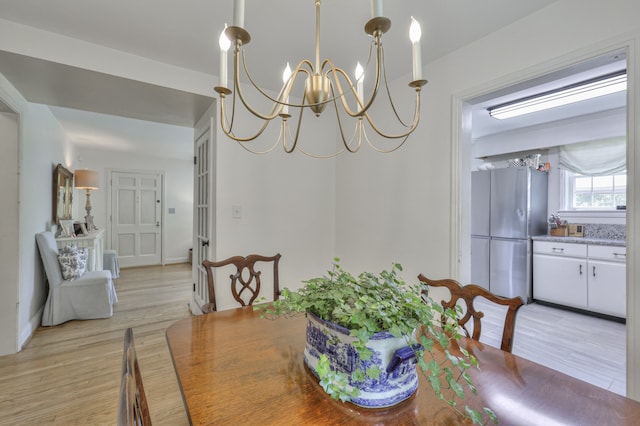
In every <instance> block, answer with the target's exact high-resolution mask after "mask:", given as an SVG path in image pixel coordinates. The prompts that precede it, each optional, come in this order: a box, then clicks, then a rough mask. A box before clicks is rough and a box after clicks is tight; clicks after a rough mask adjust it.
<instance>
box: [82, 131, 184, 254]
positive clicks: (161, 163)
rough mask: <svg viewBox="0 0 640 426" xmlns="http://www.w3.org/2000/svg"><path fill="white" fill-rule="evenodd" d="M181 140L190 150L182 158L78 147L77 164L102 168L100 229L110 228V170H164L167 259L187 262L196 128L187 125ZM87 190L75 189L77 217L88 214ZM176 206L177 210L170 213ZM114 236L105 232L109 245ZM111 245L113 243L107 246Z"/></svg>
mask: <svg viewBox="0 0 640 426" xmlns="http://www.w3.org/2000/svg"><path fill="white" fill-rule="evenodd" d="M183 133H184V134H183V136H182V137H181V139H182V140H181V142H180V143H183V144H184V149H185V152H186V155H185V156H182V157H181V158H175V159H171V158H164V157H161V156H158V154H157V153H153V152H149V153H145V154H140V153H138V154H136V153H125V152H121V151H104V150H94V149H88V148H86V147H80V148H78V151H77V153H78V156H79V157H80V158H81V159H82V161H81V162H80V163H78V162H77V161H76V162H75V165H74V167H79V164H80V165H81V166H82V168H88V169H91V170H95V171H97V172H98V176H99V179H100V189H98V190H96V191H91V207H92V209H91V213H92V215H93V217H94V222H95V224H96V226H97V227H98V228H99V229H107V220H108V217H109V215H110V212H109V211H108V207H109V206H108V205H107V198H108V196H109V194H108V191H109V186H108V184H107V179H108V173H109V170H114V171H133V172H164V176H165V182H164V185H165V192H164V194H165V197H164V211H163V215H164V256H163V258H164V260H165V262H166V263H178V262H186V261H187V256H188V251H189V249H190V248H191V239H192V233H193V229H192V224H193V157H192V154H191V153H193V129H187V128H184V131H183ZM85 200H86V195H85V191H81V190H77V189H76V190H74V198H73V206H74V207H73V211H74V218H75V219H77V220H80V219H82V218H84V215H85V214H86V211H85V209H84V206H85ZM169 208H175V214H169V213H168V211H169ZM110 241H111V239H110V237H109V236H105V242H106V243H107V245H108V244H109V243H110ZM107 248H110V247H107Z"/></svg>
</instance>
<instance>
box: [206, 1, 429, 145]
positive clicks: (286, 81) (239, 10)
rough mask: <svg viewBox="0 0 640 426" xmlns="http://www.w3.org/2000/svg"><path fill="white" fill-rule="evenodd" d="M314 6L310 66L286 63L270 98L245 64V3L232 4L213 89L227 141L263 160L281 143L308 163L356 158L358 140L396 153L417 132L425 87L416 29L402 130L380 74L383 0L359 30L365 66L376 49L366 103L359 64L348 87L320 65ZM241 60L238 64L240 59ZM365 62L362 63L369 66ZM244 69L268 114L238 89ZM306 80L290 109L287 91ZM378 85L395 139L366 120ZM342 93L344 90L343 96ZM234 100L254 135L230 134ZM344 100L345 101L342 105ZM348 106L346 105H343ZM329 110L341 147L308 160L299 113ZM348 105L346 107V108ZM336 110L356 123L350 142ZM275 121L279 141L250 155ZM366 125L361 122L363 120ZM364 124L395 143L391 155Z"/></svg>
mask: <svg viewBox="0 0 640 426" xmlns="http://www.w3.org/2000/svg"><path fill="white" fill-rule="evenodd" d="M314 1H315V6H316V34H315V36H316V37H315V42H316V43H315V62H311V61H310V60H308V59H304V60H302V61H300V62H299V63H298V64H297V65H296V66H295V67H294V68H293V70H291V68H290V67H289V64H288V63H287V68H286V69H285V72H284V73H283V86H282V88H281V89H280V92H279V94H278V95H277V97H275V98H274V97H273V96H271V95H269V94H268V93H267V92H266V91H265V90H263V89H261V88H260V87H258V86H257V85H256V83H255V82H254V80H253V78H252V77H251V76H250V75H249V71H248V69H247V65H246V62H245V53H244V49H243V47H244V46H245V45H247V44H248V43H249V42H250V41H251V36H250V35H249V33H248V32H247V31H246V30H245V29H244V0H234V10H233V26H229V27H226V28H225V30H224V31H223V33H222V34H221V36H220V85H219V86H216V87H215V89H214V90H215V91H216V92H217V93H218V94H219V95H220V126H221V128H222V130H223V131H224V133H225V134H226V135H227V136H228V137H230V138H231V139H233V140H235V141H237V142H238V143H239V144H240V145H241V146H242V147H243V148H245V149H247V150H248V151H250V152H253V153H257V154H263V153H266V152H270V151H272V150H273V149H274V148H275V147H276V146H277V145H278V143H279V142H280V140H282V145H283V148H284V151H285V152H287V153H291V152H293V151H294V150H295V149H296V148H298V150H299V151H300V152H302V153H303V154H305V155H309V156H311V157H323V158H324V157H333V156H336V155H338V154H341V153H343V152H345V151H349V152H357V151H358V150H359V149H360V146H361V144H362V141H363V139H364V140H365V141H366V142H367V143H368V144H369V145H370V146H371V147H372V148H373V149H375V150H376V151H379V152H392V151H395V150H396V149H398V148H399V147H400V146H402V145H403V144H404V142H405V141H406V140H407V138H408V137H409V135H410V134H411V133H413V131H414V130H415V129H416V128H417V127H418V123H419V121H420V90H421V88H422V86H424V85H425V84H427V81H426V80H423V79H422V64H421V58H420V32H421V31H420V25H419V24H418V22H417V21H416V20H415V19H414V18H413V17H411V20H412V24H411V28H410V39H411V43H412V53H413V81H411V82H410V83H409V86H410V87H412V88H414V89H415V92H416V97H415V110H414V116H413V120H412V122H411V123H410V124H405V123H404V122H403V121H402V120H401V119H400V117H399V115H398V114H397V112H396V108H395V105H394V104H393V101H392V100H391V95H390V90H389V87H388V85H387V76H386V72H385V68H384V51H383V48H382V35H383V34H384V33H386V32H387V31H388V30H389V28H390V27H391V21H390V20H389V19H388V18H385V17H384V16H383V14H382V0H371V10H372V15H373V18H372V19H371V20H369V22H367V23H366V25H365V27H364V30H365V32H366V33H367V34H369V35H370V36H371V37H372V38H373V41H372V46H371V50H370V52H369V61H370V60H371V58H372V52H373V49H375V70H374V71H375V80H374V83H373V86H372V91H371V94H370V95H369V97H368V98H367V99H365V97H364V88H363V81H364V78H365V71H364V69H365V68H367V67H366V66H365V68H363V67H362V66H361V65H360V64H359V63H358V66H357V67H356V74H355V81H356V84H355V85H354V83H353V82H352V80H351V79H350V78H349V76H348V75H347V73H346V72H345V71H344V70H343V69H341V68H338V67H336V66H335V65H334V63H333V61H332V60H331V59H324V60H323V61H322V62H321V61H320V0H314ZM231 46H233V49H234V54H233V88H232V89H233V90H230V89H229V88H227V65H226V62H227V50H228V49H229V48H230V47H231ZM240 56H242V62H241V59H240ZM368 63H369V62H367V65H368ZM241 68H242V69H244V72H245V74H246V76H247V78H248V81H249V82H250V84H251V85H252V86H253V87H254V88H255V89H257V91H258V92H259V93H260V94H261V95H262V96H263V97H264V98H266V99H267V100H268V101H269V102H270V103H271V107H270V110H269V111H268V112H267V113H261V112H258V111H257V110H256V109H254V108H253V107H252V106H251V105H249V102H248V101H247V99H246V98H245V96H244V94H243V92H242V89H241V86H240V69H241ZM301 75H302V76H304V78H306V81H305V84H304V89H303V91H302V95H301V96H300V97H299V99H301V102H300V103H293V102H290V101H289V96H290V94H291V91H292V88H293V87H294V85H295V83H296V79H297V78H298V77H299V76H301ZM381 81H384V84H385V86H386V88H387V95H388V98H389V102H390V105H391V108H392V109H393V112H394V114H395V116H396V119H397V120H398V122H399V123H400V125H401V126H403V127H404V128H403V129H402V130H401V131H400V133H396V134H391V133H385V132H383V131H381V130H380V129H379V128H378V127H377V126H376V125H375V124H374V122H373V120H372V119H371V117H370V115H369V109H370V107H371V105H372V104H373V103H374V100H375V98H376V95H377V94H378V89H379V88H380V83H381ZM343 89H344V90H343ZM232 93H233V102H232V111H231V116H230V119H229V117H228V114H227V112H226V109H227V107H226V103H225V99H226V97H227V96H229V95H231V94H232ZM236 95H237V96H238V98H240V101H241V102H242V104H243V105H244V107H245V108H246V110H247V111H249V112H250V113H251V114H253V115H254V116H255V117H258V118H259V119H260V120H262V121H263V123H262V125H261V126H260V127H259V129H258V130H257V131H256V133H254V134H253V135H250V136H246V137H245V136H239V135H238V134H236V132H235V131H234V129H233V124H234V118H235V112H236V111H235V109H236ZM347 98H349V99H347ZM348 100H349V102H348ZM330 104H331V105H333V106H334V108H335V110H336V116H337V124H338V129H339V133H340V137H341V139H342V144H343V147H342V148H340V149H339V150H338V151H337V152H335V153H333V154H327V155H325V154H312V153H309V152H307V151H305V150H303V149H302V148H300V147H298V136H299V135H300V127H301V124H302V116H303V112H304V111H305V110H306V109H311V111H312V112H313V113H314V114H315V115H316V116H320V114H321V113H322V112H323V110H324V109H325V107H326V106H327V105H330ZM350 104H351V105H350ZM340 106H342V111H343V112H342V114H343V115H344V114H345V113H346V114H347V115H348V116H350V117H351V118H354V119H355V130H354V133H353V136H351V137H350V138H346V137H345V133H344V130H343V123H342V121H343V120H342V118H341V111H340ZM290 110H295V111H296V112H297V114H298V118H297V123H298V124H297V126H296V128H295V131H294V132H293V135H292V133H291V131H290V129H289V126H288V119H289V118H291V114H290V112H289V111H290ZM277 118H280V119H281V120H282V126H281V130H280V135H279V137H278V140H277V141H276V143H275V144H274V145H273V146H271V147H270V148H269V149H267V150H265V151H255V150H253V149H251V148H250V147H249V144H248V142H251V141H253V140H255V139H256V138H258V137H259V136H260V135H261V134H262V133H263V132H264V130H265V129H266V127H267V125H268V124H269V123H270V122H271V121H272V120H274V119H277ZM363 119H365V120H363ZM364 121H367V122H368V123H369V126H370V127H371V128H372V129H373V130H374V131H375V132H376V133H377V134H378V135H380V136H382V137H383V138H386V139H394V140H399V143H398V144H396V145H395V146H394V147H392V148H390V149H380V148H378V147H376V146H374V145H373V144H372V143H371V141H370V140H369V138H368V137H367V135H366V133H365V130H364Z"/></svg>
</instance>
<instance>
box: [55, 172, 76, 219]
mask: <svg viewBox="0 0 640 426" xmlns="http://www.w3.org/2000/svg"><path fill="white" fill-rule="evenodd" d="M72 206H73V173H71V171H70V170H68V169H66V168H65V167H64V166H63V165H62V164H60V163H58V165H57V166H56V168H55V169H54V171H53V212H52V213H53V214H52V219H53V222H54V223H55V224H57V225H60V220H65V219H71V216H72ZM60 208H61V209H62V210H61V212H62V214H61V215H58V209H60Z"/></svg>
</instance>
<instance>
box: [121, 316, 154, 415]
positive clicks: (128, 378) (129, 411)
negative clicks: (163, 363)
mask: <svg viewBox="0 0 640 426" xmlns="http://www.w3.org/2000/svg"><path fill="white" fill-rule="evenodd" d="M134 425H135V426H151V415H150V414H149V405H148V404H147V397H146V394H145V392H144V386H143V385H142V375H141V374H140V366H139V364H138V357H137V355H136V349H135V345H134V342H133V330H132V329H131V328H127V329H126V330H125V332H124V350H123V354H122V382H121V385H120V400H119V402H118V426H134Z"/></svg>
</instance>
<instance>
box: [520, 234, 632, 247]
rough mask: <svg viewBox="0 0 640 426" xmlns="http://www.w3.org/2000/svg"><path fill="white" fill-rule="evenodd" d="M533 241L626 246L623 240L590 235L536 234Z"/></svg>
mask: <svg viewBox="0 0 640 426" xmlns="http://www.w3.org/2000/svg"><path fill="white" fill-rule="evenodd" d="M531 239H532V240H534V241H555V242H560V243H574V244H594V245H602V246H616V247H626V245H627V242H626V241H625V240H613V239H608V238H592V237H555V236H552V235H537V236H534V237H531Z"/></svg>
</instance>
